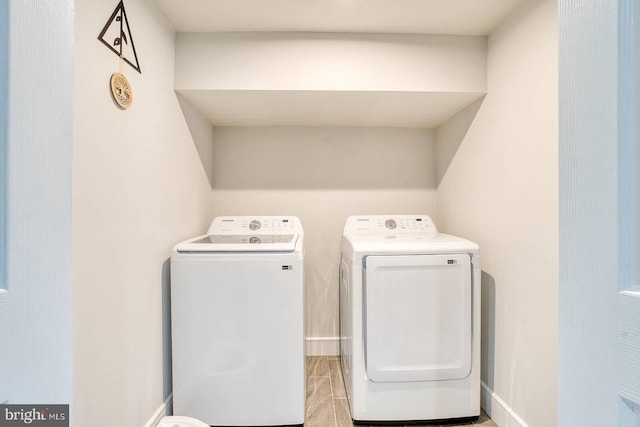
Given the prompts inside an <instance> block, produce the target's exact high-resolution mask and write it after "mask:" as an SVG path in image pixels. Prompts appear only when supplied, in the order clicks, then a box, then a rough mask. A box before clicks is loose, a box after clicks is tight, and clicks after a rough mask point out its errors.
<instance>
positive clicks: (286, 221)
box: [207, 216, 303, 235]
mask: <svg viewBox="0 0 640 427" xmlns="http://www.w3.org/2000/svg"><path fill="white" fill-rule="evenodd" d="M302 233H303V231H302V224H301V223H300V220H299V219H298V218H297V217H295V216H219V217H217V218H214V220H213V221H212V222H211V225H210V226H209V231H208V232H207V234H209V235H213V234H215V235H281V234H302Z"/></svg>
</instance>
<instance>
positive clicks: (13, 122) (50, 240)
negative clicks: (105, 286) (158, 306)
mask: <svg viewBox="0 0 640 427" xmlns="http://www.w3.org/2000/svg"><path fill="white" fill-rule="evenodd" d="M3 4H4V5H6V4H7V2H6V1H5V2H3ZM9 6H10V7H9V16H8V23H9V28H10V29H9V48H10V49H9V109H8V113H9V116H8V126H9V132H8V156H7V170H6V173H7V179H8V181H7V182H8V188H7V198H6V202H7V205H6V208H7V212H6V214H7V218H6V221H7V235H6V238H7V248H8V252H7V262H6V268H7V270H6V275H7V276H6V279H7V287H8V289H9V295H10V301H9V313H10V316H9V322H8V323H9V324H8V325H3V327H2V329H3V332H4V331H6V330H7V329H8V330H9V331H10V332H9V342H8V343H2V344H4V345H7V344H8V346H7V348H1V349H0V352H2V353H5V351H6V352H7V353H6V354H8V355H9V359H10V363H9V366H8V371H9V403H26V404H29V403H32V404H33V403H61V404H66V403H70V402H71V398H72V385H71V256H72V251H71V151H72V120H73V116H72V91H73V25H72V24H73V12H72V11H73V2H72V1H71V0H61V1H57V2H43V1H39V0H29V1H22V0H20V1H19V0H14V1H10V2H9ZM5 10H6V9H5ZM6 18H7V16H5V17H4V19H5V20H6ZM5 23H6V21H5ZM2 31H4V28H3V30H2ZM3 77H4V76H0V79H2V78H3ZM0 84H2V85H4V84H5V82H2V83H0ZM5 111H6V110H5V109H4V106H2V107H0V114H4V112H5ZM2 173H3V174H4V173H5V170H4V168H3V170H2ZM2 232H4V230H2ZM5 328H6V329H5ZM4 345H3V347H4Z"/></svg>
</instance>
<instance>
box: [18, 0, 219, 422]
mask: <svg viewBox="0 0 640 427" xmlns="http://www.w3.org/2000/svg"><path fill="white" fill-rule="evenodd" d="M125 3H126V7H127V16H128V20H129V23H130V25H131V29H132V32H133V36H134V40H135V45H136V49H137V52H138V57H139V60H140V65H141V68H142V74H138V73H137V72H136V71H135V70H133V69H132V68H131V67H129V66H127V65H125V68H124V72H125V74H126V75H127V76H128V78H129V81H130V82H131V85H132V88H133V94H134V102H133V106H132V107H131V108H130V109H129V110H127V111H122V110H119V109H118V108H117V107H116V106H115V105H114V103H113V101H112V100H111V96H110V93H109V90H108V83H109V77H110V75H111V73H113V72H116V71H118V62H119V61H118V58H117V56H116V55H114V54H113V53H112V52H111V51H109V50H108V49H107V48H106V47H105V46H104V45H102V44H101V43H100V42H99V41H98V40H97V39H96V36H97V35H98V33H99V32H100V30H101V29H102V27H103V25H104V24H105V23H106V21H107V19H108V18H109V16H110V15H111V12H112V11H113V9H114V8H115V6H116V4H117V2H114V1H111V0H98V1H96V0H77V1H76V2H75V25H76V28H75V38H74V42H75V70H74V71H75V80H74V84H75V88H74V117H73V119H74V136H73V323H74V327H73V335H74V346H73V368H74V372H73V376H74V381H73V389H74V409H73V410H74V415H75V423H74V424H75V425H77V426H92V427H103V426H104V427H113V426H119V427H140V426H142V425H144V424H145V423H146V422H147V421H148V420H150V418H151V417H152V415H153V414H154V412H155V411H156V410H157V409H159V408H160V407H161V405H162V403H163V400H164V399H165V398H166V397H167V395H168V393H169V392H170V381H168V380H169V377H168V373H169V365H168V364H169V360H168V359H167V358H166V357H165V356H163V353H164V354H169V353H168V350H169V342H168V341H167V340H168V335H167V318H166V314H167V307H166V306H163V301H165V302H166V293H167V291H168V282H167V281H168V264H167V260H168V258H169V256H170V253H171V252H170V251H171V247H172V245H173V244H175V243H177V242H178V241H180V240H182V239H185V238H188V237H191V236H193V235H196V234H198V233H201V232H202V231H203V230H204V229H205V228H206V226H207V224H208V222H209V220H210V217H211V188H210V185H209V181H208V179H207V174H206V173H205V170H204V168H203V166H202V163H201V162H200V159H199V156H198V151H197V149H196V146H195V143H194V141H193V138H192V137H191V134H190V132H189V129H188V127H187V124H186V122H185V118H184V116H183V114H182V110H181V108H180V104H179V102H178V100H177V98H176V95H175V93H174V91H173V69H174V56H173V55H174V33H173V31H172V30H171V28H170V27H169V26H168V25H166V24H165V23H164V20H163V18H162V17H161V16H160V15H159V14H158V13H157V12H156V9H155V6H153V4H152V2H151V1H150V0H129V1H127V2H125ZM43 27H44V26H43ZM24 28H29V27H23V30H24ZM34 236H35V235H34Z"/></svg>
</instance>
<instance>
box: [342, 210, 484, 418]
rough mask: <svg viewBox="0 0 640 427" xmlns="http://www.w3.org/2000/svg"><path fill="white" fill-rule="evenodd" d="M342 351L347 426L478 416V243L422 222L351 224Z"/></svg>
mask: <svg viewBox="0 0 640 427" xmlns="http://www.w3.org/2000/svg"><path fill="white" fill-rule="evenodd" d="M340 353H341V365H342V372H343V377H344V381H345V386H346V389H347V397H348V399H349V407H350V409H351V417H352V418H353V419H354V421H361V422H367V421H387V422H401V421H418V420H445V419H454V418H455V419H458V418H460V419H463V418H475V417H478V416H479V415H480V262H479V248H478V245H476V244H475V243H473V242H470V241H468V240H465V239H461V238H459V237H455V236H450V235H446V234H440V233H438V231H437V229H436V227H435V225H434V224H433V222H432V221H431V219H430V218H429V217H428V216H425V215H374V216H352V217H349V218H348V219H347V222H346V224H345V227H344V233H343V238H342V259H341V267H340Z"/></svg>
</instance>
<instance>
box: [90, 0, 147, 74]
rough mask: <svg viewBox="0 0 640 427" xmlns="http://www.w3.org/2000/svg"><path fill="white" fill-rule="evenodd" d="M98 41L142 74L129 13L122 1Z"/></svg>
mask: <svg viewBox="0 0 640 427" xmlns="http://www.w3.org/2000/svg"><path fill="white" fill-rule="evenodd" d="M98 40H100V41H101V42H102V43H103V44H104V45H105V46H107V47H108V48H109V49H110V50H111V51H112V52H113V53H115V54H116V55H118V57H122V59H123V60H124V62H126V63H127V64H129V65H131V66H132V67H133V68H134V69H135V70H136V71H138V72H139V73H141V74H142V71H141V70H140V63H139V62H138V54H137V53H136V47H135V45H134V44H133V36H132V35H131V27H130V26H129V20H128V19H127V12H126V11H125V10H124V3H123V2H122V0H121V1H120V3H118V6H116V8H115V10H114V11H113V13H112V14H111V16H110V17H109V19H108V20H107V23H106V24H105V25H104V28H103V29H102V31H101V32H100V35H98Z"/></svg>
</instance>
